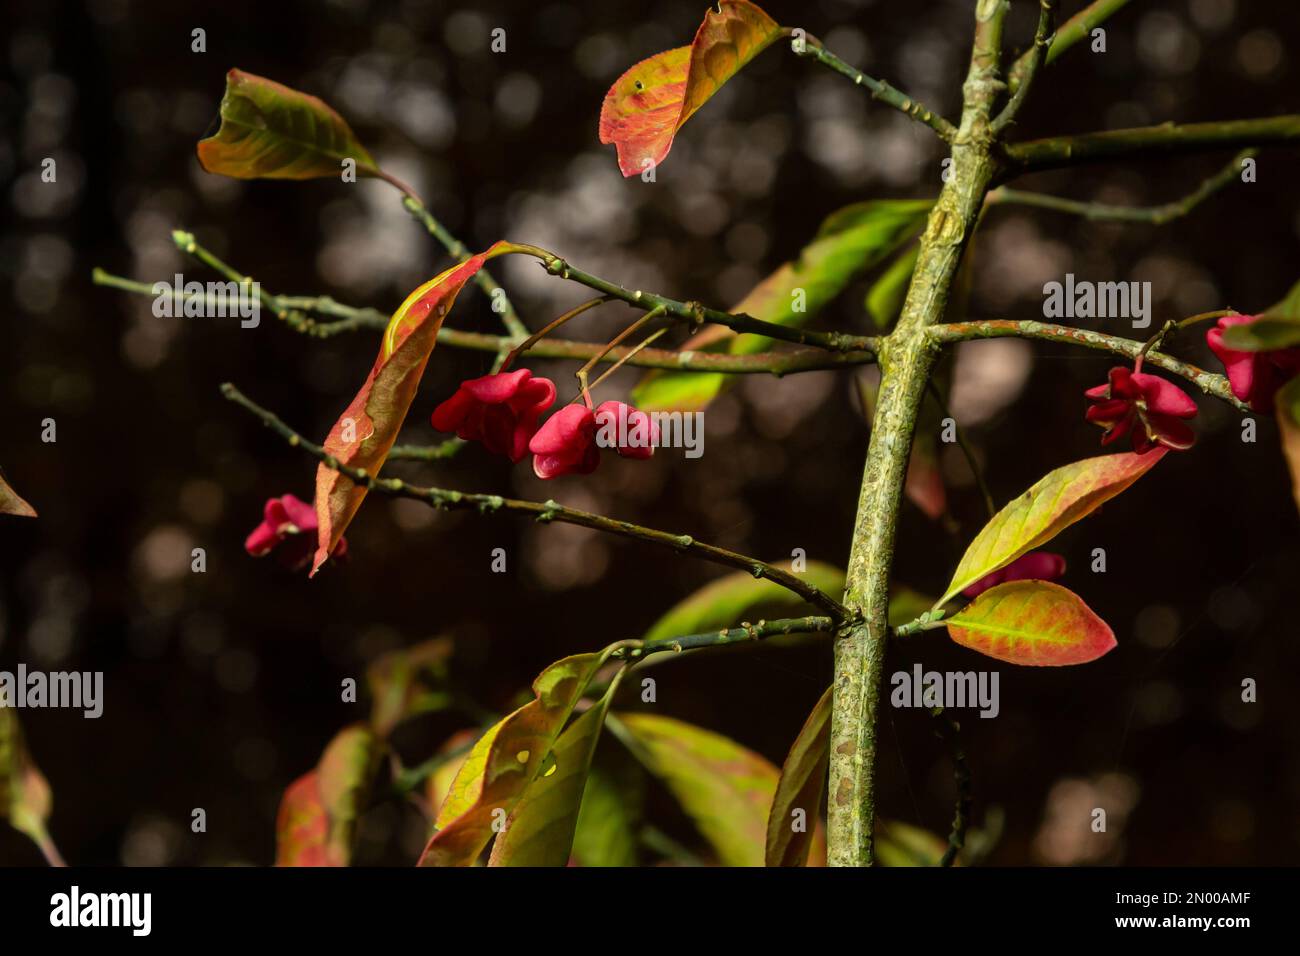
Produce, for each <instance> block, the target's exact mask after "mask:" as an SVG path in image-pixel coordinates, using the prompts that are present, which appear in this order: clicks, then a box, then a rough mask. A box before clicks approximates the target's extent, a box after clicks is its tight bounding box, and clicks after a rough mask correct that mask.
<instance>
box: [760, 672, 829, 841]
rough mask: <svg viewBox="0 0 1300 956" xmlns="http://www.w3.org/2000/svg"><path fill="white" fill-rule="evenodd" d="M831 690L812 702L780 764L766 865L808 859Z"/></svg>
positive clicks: (825, 756) (821, 788) (822, 779)
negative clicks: (805, 718)
mask: <svg viewBox="0 0 1300 956" xmlns="http://www.w3.org/2000/svg"><path fill="white" fill-rule="evenodd" d="M833 690H834V688H830V687H828V688H827V689H826V693H824V694H822V696H821V699H820V700H819V701H817V703H816V705H814V707H813V709H812V713H811V714H809V715H808V719H807V721H805V722H804V725H803V729H802V730H800V731H799V736H798V737H796V738H795V741H794V744H793V745H792V746H791V747H790V753H789V754H788V755H787V756H786V758H785V764H784V765H783V766H782V767H781V779H780V781H779V782H778V783H777V786H776V795H775V797H773V799H772V810H771V813H770V814H769V815H768V820H767V852H766V863H767V865H768V866H803V865H804V864H805V863H807V862H808V851H809V849H810V848H811V847H812V843H813V837H814V835H815V834H816V832H817V820H818V816H819V814H820V813H821V803H822V795H823V794H824V793H825V792H826V768H827V765H828V763H829V760H830V740H831V697H832V691H833Z"/></svg>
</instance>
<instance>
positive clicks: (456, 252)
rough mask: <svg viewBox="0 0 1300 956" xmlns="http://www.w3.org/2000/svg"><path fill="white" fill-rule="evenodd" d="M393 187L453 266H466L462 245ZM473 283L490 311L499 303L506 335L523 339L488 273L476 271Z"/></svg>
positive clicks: (500, 290) (512, 310)
mask: <svg viewBox="0 0 1300 956" xmlns="http://www.w3.org/2000/svg"><path fill="white" fill-rule="evenodd" d="M394 185H396V186H397V187H398V188H399V189H401V190H402V192H403V193H405V195H404V196H403V197H402V206H403V207H404V208H405V209H406V211H407V212H409V213H410V214H411V215H412V216H414V217H415V219H416V221H418V222H419V223H420V224H421V225H422V226H424V228H425V229H427V230H428V232H429V235H431V236H433V238H435V239H437V240H438V241H439V242H440V243H442V246H443V248H444V249H446V250H447V251H448V252H449V253H451V255H452V257H453V258H455V259H456V261H457V262H462V263H463V262H466V261H467V260H468V259H469V258H470V256H471V255H473V253H471V252H470V251H469V249H468V248H467V247H466V245H465V243H463V242H461V241H460V240H459V239H457V238H456V237H455V236H453V235H452V234H451V233H450V232H448V231H447V228H446V227H445V226H444V225H443V224H442V223H440V222H439V221H438V220H437V219H435V218H434V216H433V213H431V212H429V210H428V209H427V208H426V207H425V205H424V203H423V202H421V201H420V199H419V197H418V196H416V195H415V194H414V193H412V192H411V191H410V190H409V189H406V188H405V187H403V186H402V185H401V184H399V183H394ZM474 281H475V282H476V283H478V287H479V288H480V289H482V290H483V291H484V292H486V293H487V294H488V298H489V299H490V300H491V301H492V308H493V311H495V310H496V303H498V302H500V303H501V307H502V308H501V322H502V324H503V325H505V327H506V331H507V332H509V333H510V335H511V336H512V337H513V338H516V339H523V338H525V337H527V335H528V329H527V327H526V326H525V325H524V323H523V322H522V321H520V318H519V314H518V313H517V312H516V311H515V307H514V306H513V305H512V304H511V302H510V297H509V296H507V295H506V290H505V289H503V288H501V285H500V284H499V283H498V282H497V281H496V280H495V279H494V278H492V273H490V272H488V271H487V269H479V271H478V272H476V273H475V274H474Z"/></svg>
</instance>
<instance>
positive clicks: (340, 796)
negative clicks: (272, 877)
mask: <svg viewBox="0 0 1300 956" xmlns="http://www.w3.org/2000/svg"><path fill="white" fill-rule="evenodd" d="M377 754H378V751H377V749H376V747H375V738H374V735H373V734H372V733H371V732H370V730H369V729H368V728H367V727H365V726H364V725H362V724H357V725H355V726H352V727H348V728H346V729H344V730H342V731H340V732H339V734H338V736H336V737H335V738H334V739H333V740H332V741H330V744H329V746H328V747H326V748H325V752H324V753H323V754H322V755H321V759H320V763H319V764H317V765H316V769H315V770H312V771H311V772H310V773H306V774H304V775H303V776H301V777H299V778H298V779H297V780H295V781H294V782H293V783H291V784H290V785H289V787H288V789H286V790H285V791H284V798H283V799H282V800H281V801H280V812H279V814H278V815H277V817H276V822H275V834H276V851H275V864H276V866H347V865H348V862H349V861H350V859H351V855H352V833H353V831H354V830H355V828H356V822H357V817H358V816H359V815H360V813H361V811H362V809H363V808H364V807H363V805H364V802H365V794H366V792H367V790H368V789H369V787H370V778H371V776H372V774H373V772H374V769H375V766H376V757H377Z"/></svg>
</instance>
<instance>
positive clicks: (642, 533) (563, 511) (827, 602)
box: [221, 382, 853, 620]
mask: <svg viewBox="0 0 1300 956" xmlns="http://www.w3.org/2000/svg"><path fill="white" fill-rule="evenodd" d="M221 394H222V395H223V396H225V398H227V399H228V400H229V401H232V402H234V403H235V404H236V405H239V406H240V407H241V408H243V409H245V410H246V411H249V412H251V413H252V414H253V415H254V416H256V417H257V418H258V419H260V420H261V422H262V424H264V425H266V427H268V428H270V429H271V430H272V431H273V432H275V433H276V434H277V435H279V436H280V437H281V438H284V439H285V440H286V441H287V442H288V443H289V444H290V445H292V446H295V447H300V448H303V449H304V450H306V451H307V453H308V454H310V455H311V456H312V457H314V458H315V459H317V460H318V461H320V462H321V463H323V464H324V465H325V467H327V468H331V469H333V470H335V471H337V472H338V473H339V474H341V475H343V476H344V477H346V478H348V479H350V480H351V481H352V482H354V483H355V484H359V485H364V486H365V487H367V488H368V489H370V490H371V491H377V492H379V493H380V494H384V495H388V496H390V497H394V498H412V499H414V500H416V501H422V502H424V503H425V504H427V505H429V506H430V507H433V508H437V509H438V510H441V511H462V510H474V511H478V512H480V513H481V514H495V513H497V512H506V513H509V514H518V515H527V516H529V517H532V518H533V519H534V520H536V521H539V522H541V523H543V524H547V523H550V522H552V521H560V522H563V523H565V524H573V525H578V526H579V527H582V528H591V529H592V530H593V531H603V532H607V533H609V534H615V535H620V536H622V537H625V538H632V539H634V540H637V541H642V542H645V543H647V544H654V545H659V546H661V547H665V548H669V549H670V550H673V551H676V552H679V553H682V554H691V555H694V556H696V557H699V558H703V559H704V560H706V561H712V562H713V563H715V564H720V565H723V566H724V567H729V568H735V569H738V570H741V571H747V572H749V573H750V574H752V575H753V576H754V577H755V578H766V579H767V580H769V581H772V582H773V583H775V584H779V585H781V586H782V587H784V588H786V589H787V590H790V591H793V592H794V593H795V594H797V595H799V596H800V597H802V598H803V599H804V600H806V601H807V602H808V603H809V604H812V605H815V606H816V607H819V608H821V609H822V610H823V611H825V612H827V613H828V614H830V615H831V616H832V617H834V618H836V619H837V620H845V619H849V618H852V617H853V615H852V614H851V613H850V612H849V611H848V610H847V609H846V608H845V607H844V606H843V605H842V604H840V603H839V602H838V601H836V600H835V599H834V598H832V597H830V596H829V595H828V594H826V593H825V592H823V591H822V590H821V589H819V588H817V587H814V586H813V585H811V584H808V583H807V582H806V581H804V580H802V579H801V578H799V577H798V576H797V575H795V574H791V573H790V572H788V571H784V570H782V569H781V568H778V567H776V566H775V565H771V564H767V563H766V562H763V561H759V560H758V559H757V558H751V557H749V556H747V555H743V554H737V553H736V552H734V551H728V550H726V549H725V548H719V547H716V546H714V545H711V544H705V543H703V542H701V541H696V540H695V539H694V538H692V537H691V536H690V535H687V534H669V533H668V532H666V531H659V530H656V529H654V528H647V527H643V526H642V525H637V524H632V523H631V522H628V521H618V520H615V519H613V518H606V517H605V516H603V515H597V514H591V513H590V512H587V511H578V510H576V509H574V508H566V507H564V506H563V505H560V504H557V503H556V502H554V501H522V500H519V499H515V498H503V497H501V496H500V495H484V494H471V493H467V492H462V491H452V490H449V489H446V488H426V487H419V486H416V485H411V484H408V483H406V482H404V481H401V480H400V479H397V478H377V477H375V476H374V475H371V474H369V473H367V472H366V471H364V470H362V469H357V468H352V467H350V466H348V465H345V464H343V463H342V462H340V461H339V460H338V459H337V458H335V457H334V456H333V455H331V454H330V453H329V452H327V451H326V450H325V449H324V448H322V447H321V446H320V445H317V444H314V443H313V442H310V441H308V440H307V439H306V438H304V437H303V436H302V435H301V434H299V433H298V432H296V431H294V430H293V429H292V428H290V427H289V426H288V425H286V424H285V423H284V422H283V421H281V420H280V418H279V417H278V416H276V415H275V414H274V413H273V412H270V411H267V410H266V409H264V408H262V407H261V406H260V405H258V404H256V403H255V402H253V401H252V400H251V399H249V398H248V397H246V396H245V395H244V394H243V393H242V392H240V391H239V389H237V388H235V386H234V385H232V384H230V383H229V382H227V383H225V384H224V385H222V386H221Z"/></svg>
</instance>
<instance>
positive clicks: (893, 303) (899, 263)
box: [866, 245, 921, 332]
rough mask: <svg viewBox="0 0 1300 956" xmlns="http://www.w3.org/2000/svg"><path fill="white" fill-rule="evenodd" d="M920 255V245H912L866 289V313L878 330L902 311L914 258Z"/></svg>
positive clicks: (910, 280)
mask: <svg viewBox="0 0 1300 956" xmlns="http://www.w3.org/2000/svg"><path fill="white" fill-rule="evenodd" d="M920 255H921V247H920V246H919V245H917V246H914V247H912V248H911V249H909V250H908V251H907V252H905V253H903V254H902V255H901V256H899V257H898V258H896V259H895V260H894V261H893V262H892V263H890V266H889V268H888V269H886V270H885V271H884V272H883V273H882V274H881V276H880V278H878V279H877V280H876V281H875V282H873V283H872V284H871V288H870V289H868V290H867V300H866V307H867V313H868V314H869V315H870V316H871V319H872V321H873V322H875V323H876V328H877V329H879V330H880V331H882V332H883V331H885V329H887V328H889V326H891V325H893V323H894V320H895V319H897V318H898V313H899V312H901V311H902V309H903V299H905V298H906V297H907V287H908V286H909V285H910V284H911V282H912V273H913V272H914V271H915V270H916V260H917V258H919V257H920Z"/></svg>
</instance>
